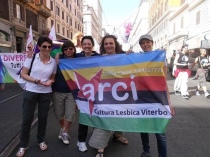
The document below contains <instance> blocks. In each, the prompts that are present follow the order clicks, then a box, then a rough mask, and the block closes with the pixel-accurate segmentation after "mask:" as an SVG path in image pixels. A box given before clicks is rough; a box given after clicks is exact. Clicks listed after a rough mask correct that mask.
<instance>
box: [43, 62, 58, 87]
mask: <svg viewBox="0 0 210 157" xmlns="http://www.w3.org/2000/svg"><path fill="white" fill-rule="evenodd" d="M56 72H57V64H56V61H55V63H54V70H53V73H52V75H51V76H50V78H49V79H48V80H47V82H45V83H44V84H43V85H45V86H51V85H52V84H53V83H54V82H55V75H56Z"/></svg>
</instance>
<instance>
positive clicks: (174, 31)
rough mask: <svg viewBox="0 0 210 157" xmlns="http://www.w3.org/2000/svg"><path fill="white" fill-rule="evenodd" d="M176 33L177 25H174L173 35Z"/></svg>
mask: <svg viewBox="0 0 210 157" xmlns="http://www.w3.org/2000/svg"><path fill="white" fill-rule="evenodd" d="M175 33H176V24H175V23H174V25H173V34H175Z"/></svg>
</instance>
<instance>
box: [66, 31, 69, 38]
mask: <svg viewBox="0 0 210 157" xmlns="http://www.w3.org/2000/svg"><path fill="white" fill-rule="evenodd" d="M66 35H67V38H69V30H67V31H66Z"/></svg>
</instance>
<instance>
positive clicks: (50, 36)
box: [49, 25, 57, 41]
mask: <svg viewBox="0 0 210 157" xmlns="http://www.w3.org/2000/svg"><path fill="white" fill-rule="evenodd" d="M49 38H50V39H51V40H52V41H55V40H57V39H56V34H55V26H54V25H53V26H52V28H51V31H50V34H49Z"/></svg>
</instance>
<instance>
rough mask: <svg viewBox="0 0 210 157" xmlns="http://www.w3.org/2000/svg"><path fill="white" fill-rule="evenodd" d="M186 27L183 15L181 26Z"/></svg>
mask: <svg viewBox="0 0 210 157" xmlns="http://www.w3.org/2000/svg"><path fill="white" fill-rule="evenodd" d="M183 27H184V17H181V28H183Z"/></svg>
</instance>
